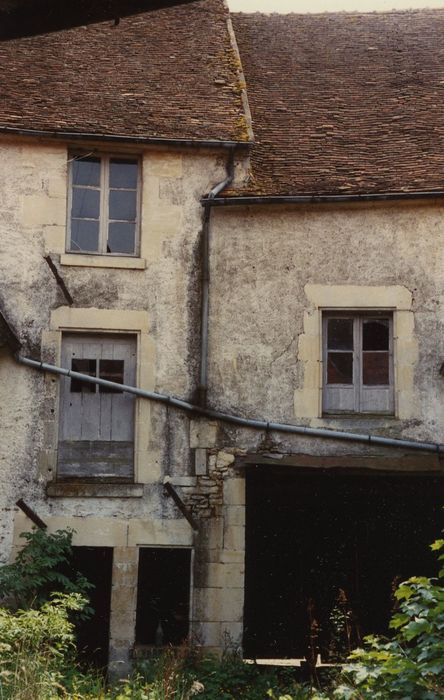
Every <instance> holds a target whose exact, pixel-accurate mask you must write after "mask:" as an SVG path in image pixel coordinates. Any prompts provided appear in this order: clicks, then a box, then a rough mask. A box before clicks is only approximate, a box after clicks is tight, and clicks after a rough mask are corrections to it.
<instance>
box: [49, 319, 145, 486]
mask: <svg viewBox="0 0 444 700" xmlns="http://www.w3.org/2000/svg"><path fill="white" fill-rule="evenodd" d="M136 349H137V347H136V339H135V337H132V336H124V335H101V336H100V335H83V334H80V333H79V334H66V335H64V336H63V343H62V366H63V367H67V368H69V369H71V368H73V369H75V368H76V366H79V365H80V367H79V371H82V372H84V371H85V370H84V366H87V367H88V368H89V372H90V373H91V374H95V376H100V375H102V376H103V378H109V379H113V380H114V378H116V379H117V377H118V376H119V375H120V374H121V372H120V370H122V371H123V377H122V376H120V378H119V379H117V381H121V380H122V378H123V383H124V384H130V385H133V386H134V385H135V383H136ZM110 360H111V361H114V362H111V363H109V362H108V361H110ZM82 361H83V362H82ZM84 361H89V362H84ZM110 366H111V370H110ZM116 367H117V368H118V370H119V371H117V373H116V371H115V369H116ZM113 370H114V373H113ZM60 382H61V386H60V421H59V454H58V478H65V479H67V478H78V479H90V478H101V479H113V480H115V479H122V480H128V479H131V478H132V477H133V452H134V397H133V396H131V394H127V393H123V392H122V393H121V392H109V391H106V390H103V389H102V388H101V387H99V386H96V385H93V384H86V383H85V384H82V385H80V387H79V383H78V382H77V383H76V382H73V380H72V379H70V378H69V377H62V378H61V380H60Z"/></svg>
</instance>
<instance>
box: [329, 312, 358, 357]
mask: <svg viewBox="0 0 444 700" xmlns="http://www.w3.org/2000/svg"><path fill="white" fill-rule="evenodd" d="M328 349H329V350H353V319H352V318H329V319H328Z"/></svg>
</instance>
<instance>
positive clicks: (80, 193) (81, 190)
mask: <svg viewBox="0 0 444 700" xmlns="http://www.w3.org/2000/svg"><path fill="white" fill-rule="evenodd" d="M71 216H74V217H75V218H76V219H98V218H99V217H100V190H87V189H86V188H85V187H73V190H72V207H71Z"/></svg>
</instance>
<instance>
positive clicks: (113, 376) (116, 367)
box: [99, 360, 124, 394]
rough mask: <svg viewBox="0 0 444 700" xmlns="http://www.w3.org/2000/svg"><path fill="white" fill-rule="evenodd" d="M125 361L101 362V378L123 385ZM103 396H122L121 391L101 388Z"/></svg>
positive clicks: (105, 387)
mask: <svg viewBox="0 0 444 700" xmlns="http://www.w3.org/2000/svg"><path fill="white" fill-rule="evenodd" d="M123 370H124V361H123V360H100V362H99V377H100V379H106V380H107V381H108V382H118V383H119V384H123ZM99 391H100V393H101V394H120V393H121V391H119V389H114V388H113V387H109V386H99Z"/></svg>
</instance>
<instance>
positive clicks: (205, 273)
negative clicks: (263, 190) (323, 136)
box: [197, 148, 234, 408]
mask: <svg viewBox="0 0 444 700" xmlns="http://www.w3.org/2000/svg"><path fill="white" fill-rule="evenodd" d="M233 178H234V148H232V149H230V152H229V156H228V161H227V177H226V178H225V180H223V181H222V182H219V183H218V184H217V185H216V186H215V187H213V189H212V190H211V191H210V192H209V194H208V196H207V197H206V199H205V200H204V201H203V203H202V206H203V208H204V213H203V224H202V249H201V258H202V261H201V265H202V282H201V285H202V288H201V321H200V372H199V387H198V398H197V400H198V404H199V406H202V407H203V408H204V407H205V406H206V405H207V389H208V386H207V385H208V314H209V297H210V219H211V206H210V204H209V200H211V199H214V198H215V197H217V195H218V194H219V193H220V192H222V190H223V189H225V187H228V185H230V184H231V183H232V182H233Z"/></svg>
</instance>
